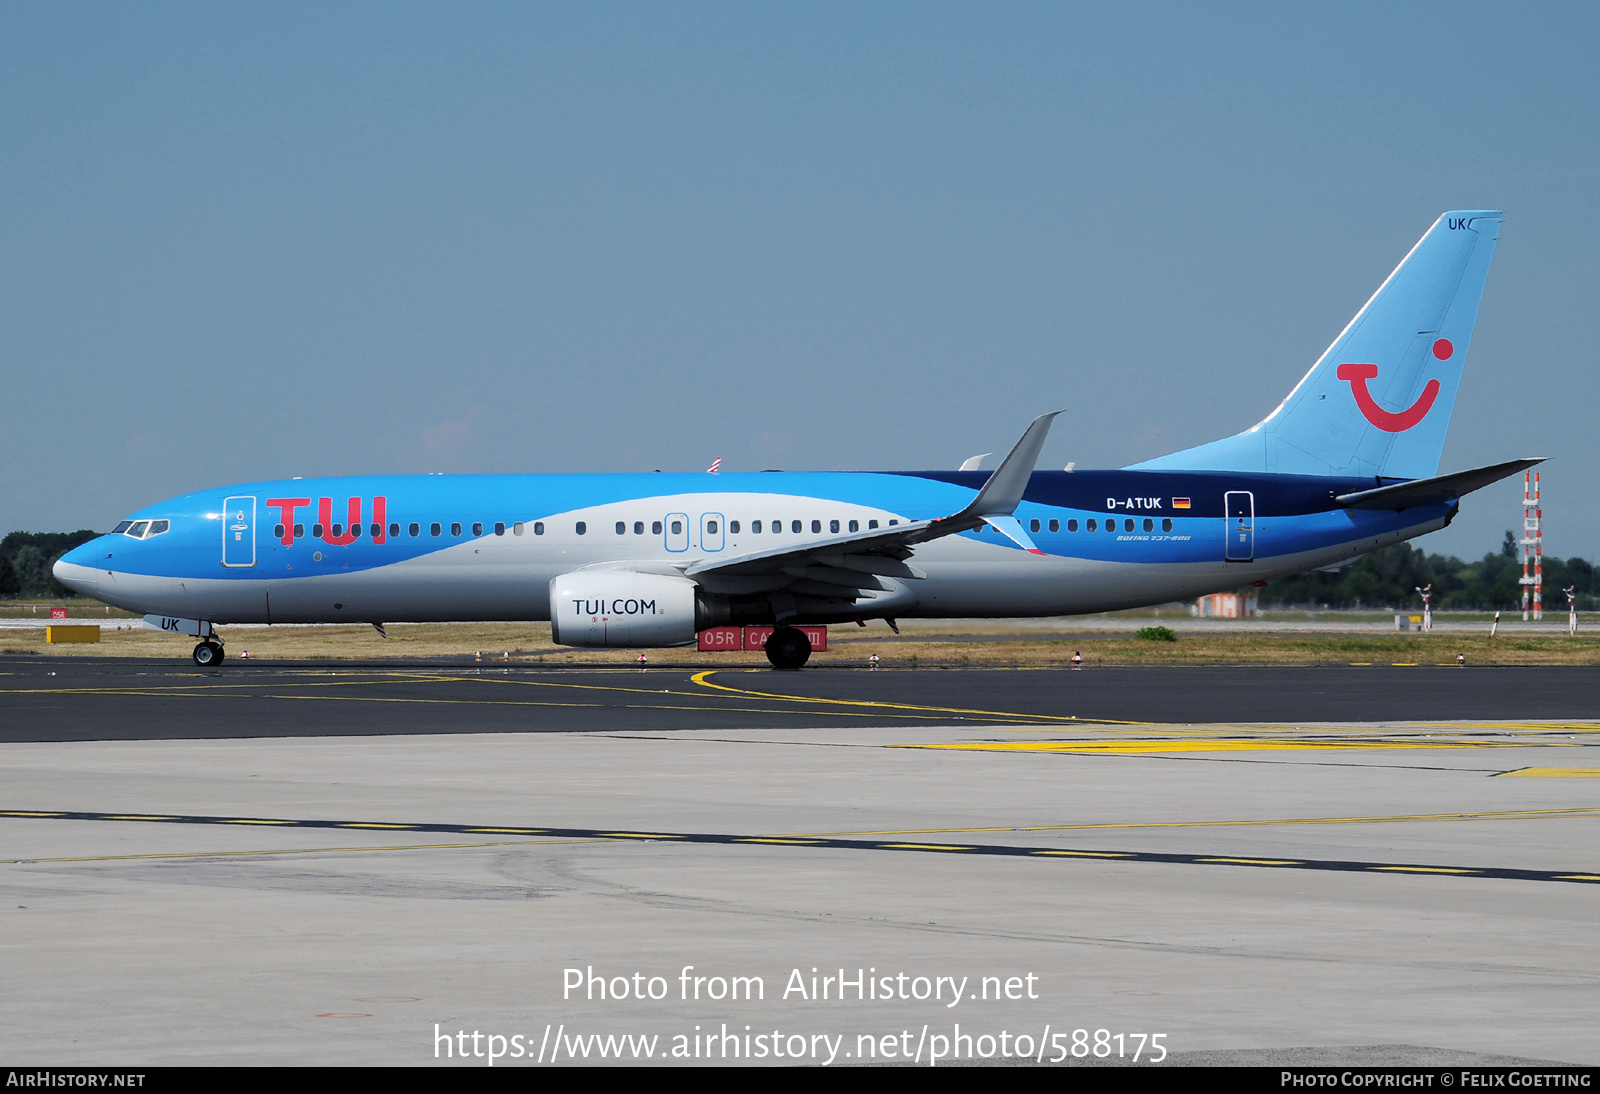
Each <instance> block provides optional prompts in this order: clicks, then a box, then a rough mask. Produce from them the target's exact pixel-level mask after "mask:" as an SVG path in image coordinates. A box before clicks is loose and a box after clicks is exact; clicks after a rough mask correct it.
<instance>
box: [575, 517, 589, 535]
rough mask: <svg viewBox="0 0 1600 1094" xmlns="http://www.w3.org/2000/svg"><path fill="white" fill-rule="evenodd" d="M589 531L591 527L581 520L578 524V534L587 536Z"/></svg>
mask: <svg viewBox="0 0 1600 1094" xmlns="http://www.w3.org/2000/svg"><path fill="white" fill-rule="evenodd" d="M588 531H589V525H588V524H587V523H586V522H584V521H581V520H580V521H579V522H578V534H579V535H580V536H581V535H584V534H586V533H587V532H588Z"/></svg>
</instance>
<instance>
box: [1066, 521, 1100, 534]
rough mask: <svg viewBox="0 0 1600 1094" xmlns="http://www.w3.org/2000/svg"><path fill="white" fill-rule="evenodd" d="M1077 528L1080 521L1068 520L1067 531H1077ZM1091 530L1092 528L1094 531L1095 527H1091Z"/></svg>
mask: <svg viewBox="0 0 1600 1094" xmlns="http://www.w3.org/2000/svg"><path fill="white" fill-rule="evenodd" d="M1077 530H1078V522H1077V521H1075V520H1069V521H1067V531H1069V532H1076V531H1077ZM1089 530H1090V531H1091V532H1092V531H1094V529H1093V528H1091V529H1089Z"/></svg>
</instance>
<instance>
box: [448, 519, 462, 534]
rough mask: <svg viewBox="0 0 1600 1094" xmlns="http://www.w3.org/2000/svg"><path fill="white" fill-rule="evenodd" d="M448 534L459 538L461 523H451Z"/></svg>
mask: <svg viewBox="0 0 1600 1094" xmlns="http://www.w3.org/2000/svg"><path fill="white" fill-rule="evenodd" d="M450 534H451V535H452V536H459V535H460V534H461V522H460V521H456V522H454V523H452V524H451V525H450Z"/></svg>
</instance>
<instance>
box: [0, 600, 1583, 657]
mask: <svg viewBox="0 0 1600 1094" xmlns="http://www.w3.org/2000/svg"><path fill="white" fill-rule="evenodd" d="M72 622H84V623H93V622H96V620H95V618H94V617H93V616H92V615H90V614H82V615H80V614H78V613H74V618H73V620H72ZM114 623H115V619H114V618H113V620H112V623H111V624H103V625H105V626H107V629H104V630H103V631H102V638H101V641H100V643H99V644H97V645H63V646H47V645H46V644H45V641H44V637H45V636H44V629H43V628H42V627H40V628H37V629H23V630H6V631H4V632H0V651H3V652H5V653H18V654H49V655H51V656H61V657H73V656H80V657H81V656H100V657H152V658H180V657H185V656H187V654H188V652H189V649H190V647H191V646H192V644H193V640H192V639H184V638H181V637H178V636H174V635H169V634H162V633H159V632H156V631H151V630H147V629H143V628H141V627H137V626H136V627H135V629H129V630H111V629H109V626H110V625H114ZM127 625H128V624H127V623H126V622H124V623H123V626H125V627H126V626H127ZM388 630H389V637H388V638H387V639H384V638H380V637H379V636H378V634H377V633H376V632H375V631H374V630H373V629H372V628H371V627H368V626H353V625H348V624H345V625H329V626H316V627H223V628H222V635H223V637H224V638H225V639H226V640H227V644H228V655H229V656H230V657H233V658H237V657H240V656H241V655H242V654H243V653H244V652H245V651H246V650H248V651H249V653H250V657H251V658H252V659H258V658H259V659H263V660H269V659H270V660H346V659H350V660H366V659H373V660H388V659H392V658H449V659H458V658H460V659H472V658H474V657H476V656H477V654H478V653H479V652H480V651H481V652H482V654H483V658H484V660H485V661H490V660H495V661H499V660H501V659H502V657H504V656H505V655H506V654H509V655H510V656H511V658H512V659H513V660H516V661H522V662H529V661H533V662H550V663H557V664H610V665H629V664H633V663H635V661H636V660H637V658H638V651H628V650H574V649H568V648H565V647H561V646H555V645H552V644H551V642H550V627H549V625H548V624H543V623H416V624H406V623H397V624H391V625H390V626H389V628H388ZM941 630H943V631H944V632H945V634H946V635H949V634H951V633H952V632H955V633H964V634H970V635H972V636H973V640H969V641H950V640H948V639H947V638H942V637H941V638H933V637H919V636H917V635H915V634H906V635H903V636H900V637H896V636H893V635H891V634H889V633H887V632H886V631H885V630H884V629H883V628H882V626H881V625H879V624H874V625H873V626H872V627H871V628H870V629H868V630H858V629H857V628H854V627H834V628H831V630H830V633H829V649H828V652H827V653H822V654H817V655H816V656H815V658H814V660H813V663H814V664H818V665H829V664H836V665H849V664H857V665H859V664H864V663H865V662H866V660H867V658H868V657H869V656H870V655H872V654H874V653H876V654H878V656H879V657H880V658H882V663H883V665H884V667H886V668H888V667H902V666H909V665H913V664H914V665H918V666H927V667H934V666H950V667H960V666H968V665H970V666H973V667H985V666H993V667H1002V666H1006V667H1009V666H1015V667H1018V668H1031V667H1042V666H1051V665H1062V664H1067V663H1069V662H1070V660H1071V657H1072V654H1073V652H1074V651H1081V652H1082V654H1083V659H1084V662H1085V663H1086V664H1090V665H1102V664H1207V663H1209V664H1228V663H1234V664H1317V663H1335V664H1347V663H1351V662H1357V663H1376V664H1396V663H1398V664H1454V663H1455V659H1456V655H1457V654H1458V653H1462V654H1465V655H1466V658H1467V663H1468V664H1471V665H1597V664H1600V639H1597V638H1589V637H1582V636H1580V637H1577V638H1566V637H1565V636H1561V637H1555V636H1551V637H1537V638H1535V637H1523V636H1517V637H1500V638H1496V639H1493V640H1491V639H1489V638H1488V637H1486V636H1462V635H1440V634H1416V633H1411V634H1398V633H1397V634H1392V635H1340V634H1281V633H1280V634H1264V633H1239V634H1228V633H1212V632H1206V633H1182V634H1180V635H1179V636H1178V640H1177V641H1176V642H1148V641H1141V640H1139V639H1136V638H1133V637H1132V636H1131V635H1126V634H1117V635H1106V636H1095V637H1084V638H1081V639H1079V638H1072V639H1061V638H1034V637H1030V636H1028V635H1027V634H1026V632H1023V633H1021V634H1017V635H1016V636H1015V637H1005V632H1004V630H1003V629H1000V628H997V627H996V625H995V624H994V623H993V621H982V622H981V623H978V624H976V625H975V626H974V627H973V628H972V629H971V630H967V629H965V628H963V627H961V626H960V625H959V624H957V625H945V626H942V627H941ZM647 656H648V657H649V658H650V661H651V662H652V663H655V664H663V663H671V664H696V665H706V666H715V667H728V668H732V667H735V666H739V665H764V664H766V658H765V656H764V655H763V654H760V653H699V652H697V651H695V650H693V649H671V650H650V651H648V653H647Z"/></svg>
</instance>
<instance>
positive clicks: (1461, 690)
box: [0, 657, 1600, 741]
mask: <svg viewBox="0 0 1600 1094" xmlns="http://www.w3.org/2000/svg"><path fill="white" fill-rule="evenodd" d="M1597 682H1600V669H1595V668H1592V667H1588V666H1555V667H1540V668H1526V667H1472V666H1469V667H1466V668H1461V667H1457V666H1453V665H1452V666H1435V665H1402V666H1396V665H1360V666H1356V665H1331V666H1274V667H1259V666H1125V667H1123V666H1119V667H1096V668H1089V669H1081V670H1073V669H1067V668H1062V669H1039V670H1008V669H976V670H964V669H926V670H915V671H911V670H898V669H897V670H883V671H876V672H874V671H868V670H866V669H860V668H853V669H841V668H818V669H810V670H807V671H803V672H796V673H776V672H772V671H770V670H766V669H748V668H736V669H731V670H730V669H723V670H715V669H711V670H708V669H705V668H704V667H703V666H695V667H686V668H667V667H656V668H650V669H647V670H645V671H640V670H639V669H636V668H632V667H616V668H595V667H592V666H572V667H556V666H538V665H534V666H530V665H525V664H515V663H503V664H502V663H496V662H493V661H489V662H471V661H466V662H462V661H456V662H437V663H426V662H405V661H396V662H387V663H376V662H374V663H352V662H339V663H335V664H330V663H328V662H300V663H292V662H290V663H285V662H261V661H257V662H253V663H252V662H229V663H226V664H224V665H223V667H221V668H220V669H212V670H201V669H197V668H195V667H194V666H193V665H189V664H187V663H183V662H177V663H164V662H159V661H150V660H134V659H128V660H113V659H98V658H71V659H68V658H34V659H27V658H17V657H13V658H4V659H0V741H26V740H33V741H48V740H61V741H66V740H137V739H144V738H153V737H174V738H205V737H280V736H281V737H296V736H323V735H328V734H334V735H340V736H345V735H359V734H383V735H388V734H396V733H503V732H511V733H533V732H594V731H615V730H639V729H648V730H682V729H706V728H721V727H738V728H749V727H770V728H786V727H800V726H818V725H830V724H841V725H844V724H853V725H878V724H882V725H894V724H906V723H918V724H928V723H945V722H950V723H956V722H971V721H976V722H985V723H994V724H1007V723H1013V722H1019V721H1020V722H1030V721H1040V720H1043V721H1047V722H1054V721H1063V720H1065V721H1071V720H1080V721H1083V720H1090V721H1101V722H1118V721H1126V722H1180V723H1181V722H1190V723H1231V722H1268V721H1289V722H1293V721H1313V720H1324V721H1336V722H1358V721H1371V722H1381V721H1418V720H1427V719H1447V720H1449V719H1454V720H1461V719H1490V720H1496V719H1498V720H1507V719H1511V720H1517V719H1548V718H1556V719H1561V718H1584V717H1590V716H1594V715H1596V714H1600V704H1597V702H1596V684H1597Z"/></svg>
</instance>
